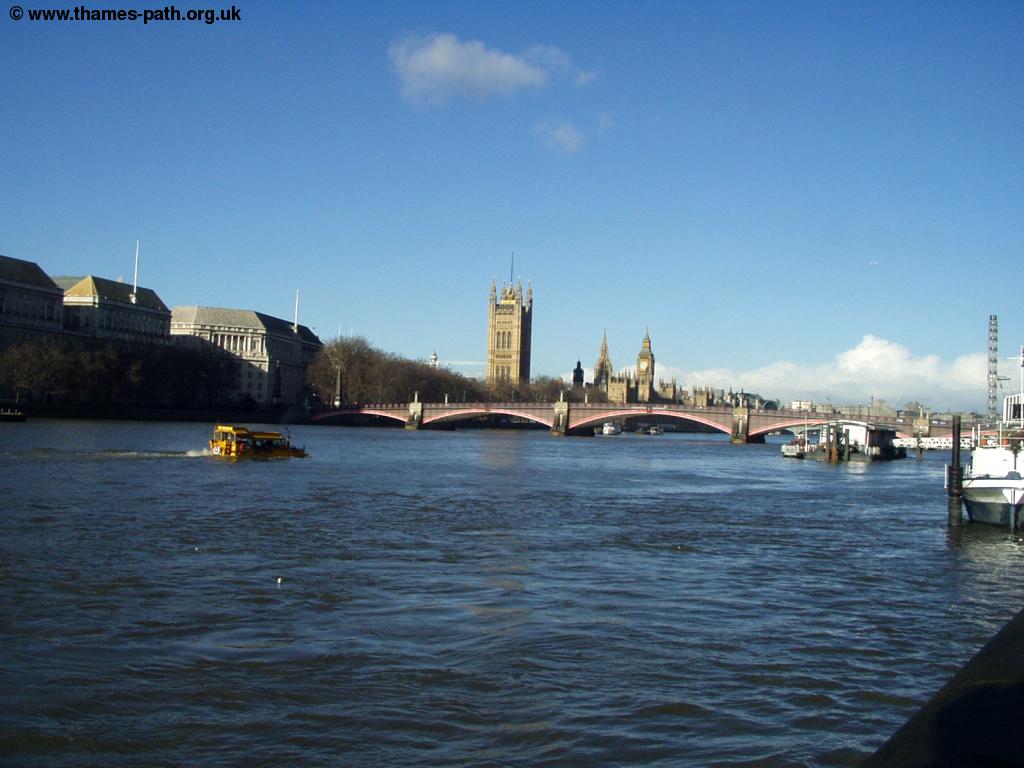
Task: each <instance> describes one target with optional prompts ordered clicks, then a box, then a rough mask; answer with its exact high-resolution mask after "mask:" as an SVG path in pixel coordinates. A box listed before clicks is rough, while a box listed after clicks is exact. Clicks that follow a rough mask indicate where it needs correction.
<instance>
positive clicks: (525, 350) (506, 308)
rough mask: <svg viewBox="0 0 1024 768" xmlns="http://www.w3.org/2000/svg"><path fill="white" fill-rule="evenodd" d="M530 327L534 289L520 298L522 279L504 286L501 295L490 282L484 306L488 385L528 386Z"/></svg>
mask: <svg viewBox="0 0 1024 768" xmlns="http://www.w3.org/2000/svg"><path fill="white" fill-rule="evenodd" d="M532 328H533V286H528V287H527V290H526V296H525V297H524V296H523V283H522V280H520V281H519V284H518V285H516V286H514V287H513V285H512V283H509V284H508V285H503V286H502V288H501V295H500V296H499V295H498V288H497V285H496V284H495V282H494V281H493V280H492V281H491V295H490V300H489V301H488V307H487V386H489V387H493V386H495V385H497V384H510V385H511V386H513V387H518V386H519V385H521V384H523V385H525V384H529V383H530V339H531V332H532Z"/></svg>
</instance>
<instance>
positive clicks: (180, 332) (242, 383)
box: [171, 306, 321, 405]
mask: <svg viewBox="0 0 1024 768" xmlns="http://www.w3.org/2000/svg"><path fill="white" fill-rule="evenodd" d="M171 336H172V337H173V338H174V340H175V343H178V344H182V345H185V346H191V347H193V348H195V349H201V350H202V349H205V350H209V351H210V352H211V353H212V352H214V351H223V352H227V353H228V354H230V355H231V356H232V357H234V358H235V359H236V361H237V364H236V373H237V378H236V381H235V389H234V397H235V399H236V400H239V401H243V400H252V401H253V402H255V403H256V404H257V405H279V404H280V405H301V404H302V402H303V396H304V392H305V383H306V368H307V366H309V364H310V363H312V362H313V359H314V358H315V357H316V353H317V351H318V350H319V349H320V347H321V343H320V339H319V338H317V336H316V334H315V333H313V332H312V331H311V330H310V329H309V328H307V327H306V326H304V325H299V324H297V323H289V322H288V321H287V320H282V319H280V318H277V317H272V316H270V315H265V314H263V313H262V312H254V311H253V310H249V309H224V308H221V307H194V306H188V307H175V308H174V311H173V313H172V318H171Z"/></svg>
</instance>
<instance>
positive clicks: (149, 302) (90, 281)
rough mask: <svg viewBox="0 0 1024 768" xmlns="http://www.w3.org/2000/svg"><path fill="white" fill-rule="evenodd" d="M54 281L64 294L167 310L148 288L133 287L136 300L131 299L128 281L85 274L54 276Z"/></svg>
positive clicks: (130, 288)
mask: <svg viewBox="0 0 1024 768" xmlns="http://www.w3.org/2000/svg"><path fill="white" fill-rule="evenodd" d="M54 282H56V283H57V285H59V286H60V287H61V288H63V289H64V295H65V296H71V297H75V296H93V297H97V298H101V299H111V300H114V301H123V302H125V303H127V304H133V303H134V304H138V305H139V306H141V307H149V308H150V309H159V310H162V311H164V312H169V311H170V310H169V309H168V308H167V305H166V304H164V303H163V301H161V299H160V297H159V296H157V295H156V292H155V291H153V290H152V289H150V288H143V287H141V286H140V287H138V288H136V289H135V297H136V301H134V302H133V301H132V287H131V286H130V285H129V284H128V283H122V282H118V281H116V280H107V279H106V278H105V277H95V276H94V275H86V276H85V277H67V276H61V277H55V278H54Z"/></svg>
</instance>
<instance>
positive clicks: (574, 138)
mask: <svg viewBox="0 0 1024 768" xmlns="http://www.w3.org/2000/svg"><path fill="white" fill-rule="evenodd" d="M535 131H536V133H537V135H538V136H540V139H541V141H543V142H544V144H545V145H546V146H549V147H552V148H555V149H561V150H563V151H565V152H568V153H570V154H572V153H574V152H578V151H579V150H581V149H583V145H584V144H586V142H587V140H586V137H584V135H583V134H582V133H580V132H579V130H578V129H577V128H576V126H575V125H573V124H572V123H570V122H569V121H568V120H562V119H561V118H551V119H548V120H542V121H541V122H539V123H537V125H536V126H535Z"/></svg>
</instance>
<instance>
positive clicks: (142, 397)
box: [0, 341, 237, 409]
mask: <svg viewBox="0 0 1024 768" xmlns="http://www.w3.org/2000/svg"><path fill="white" fill-rule="evenodd" d="M236 376H237V373H236V364H235V362H234V361H233V360H231V358H230V357H229V356H228V355H226V354H220V355H210V354H201V353H199V352H198V351H194V350H190V349H183V348H179V347H137V348H128V347H123V346H116V345H112V344H103V345H95V346H82V345H66V344H61V343H58V342H55V341H39V342H31V343H26V344H17V345H12V346H8V347H6V348H4V349H2V350H0V397H3V398H6V399H13V400H30V401H32V402H33V404H35V405H46V404H60V405H74V406H92V407H146V408H182V409H193V408H210V407H214V406H221V405H224V404H226V403H227V402H229V399H230V397H231V392H232V388H233V384H234V381H235V377H236Z"/></svg>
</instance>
